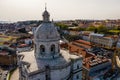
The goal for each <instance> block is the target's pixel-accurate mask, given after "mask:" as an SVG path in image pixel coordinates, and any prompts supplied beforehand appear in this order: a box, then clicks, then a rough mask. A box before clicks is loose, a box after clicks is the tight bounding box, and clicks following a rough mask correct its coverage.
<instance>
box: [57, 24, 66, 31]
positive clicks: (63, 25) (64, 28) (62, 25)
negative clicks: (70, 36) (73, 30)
mask: <svg viewBox="0 0 120 80" xmlns="http://www.w3.org/2000/svg"><path fill="white" fill-rule="evenodd" d="M55 25H56V26H58V27H60V29H62V30H67V29H68V25H66V24H63V23H56V24H55Z"/></svg>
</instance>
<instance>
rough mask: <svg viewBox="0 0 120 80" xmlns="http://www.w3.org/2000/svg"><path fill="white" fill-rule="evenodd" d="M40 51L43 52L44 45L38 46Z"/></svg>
mask: <svg viewBox="0 0 120 80" xmlns="http://www.w3.org/2000/svg"><path fill="white" fill-rule="evenodd" d="M40 53H41V54H42V53H45V46H44V45H41V46H40Z"/></svg>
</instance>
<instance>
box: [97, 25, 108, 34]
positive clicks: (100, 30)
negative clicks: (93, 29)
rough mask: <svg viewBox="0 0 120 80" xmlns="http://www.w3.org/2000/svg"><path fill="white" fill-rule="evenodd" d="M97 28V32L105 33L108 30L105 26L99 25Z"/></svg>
mask: <svg viewBox="0 0 120 80" xmlns="http://www.w3.org/2000/svg"><path fill="white" fill-rule="evenodd" d="M97 30H98V33H107V31H108V29H107V28H106V27H105V26H102V25H101V26H99V27H98V28H97Z"/></svg>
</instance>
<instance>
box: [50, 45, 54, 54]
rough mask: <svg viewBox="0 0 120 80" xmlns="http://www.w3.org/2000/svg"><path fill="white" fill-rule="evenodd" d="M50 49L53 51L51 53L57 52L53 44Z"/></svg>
mask: <svg viewBox="0 0 120 80" xmlns="http://www.w3.org/2000/svg"><path fill="white" fill-rule="evenodd" d="M50 51H51V53H55V45H51V49H50Z"/></svg>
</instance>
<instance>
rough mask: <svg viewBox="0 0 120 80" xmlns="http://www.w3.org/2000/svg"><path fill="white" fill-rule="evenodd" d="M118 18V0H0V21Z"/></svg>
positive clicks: (119, 7)
mask: <svg viewBox="0 0 120 80" xmlns="http://www.w3.org/2000/svg"><path fill="white" fill-rule="evenodd" d="M45 3H47V10H48V12H49V13H50V18H51V19H53V20H74V19H94V20H95V19H99V20H101V19H120V0H0V21H24V20H42V13H43V11H44V9H45Z"/></svg>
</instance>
